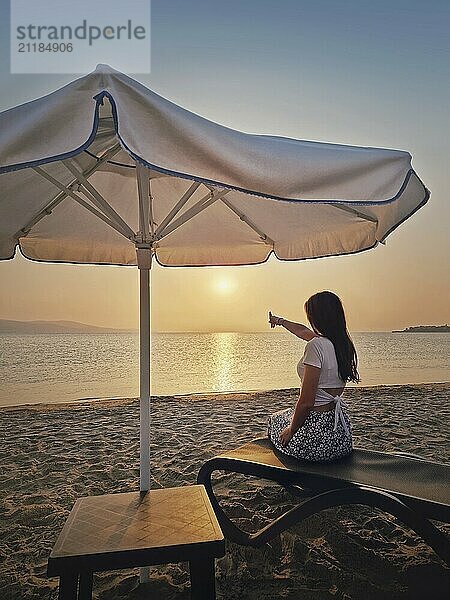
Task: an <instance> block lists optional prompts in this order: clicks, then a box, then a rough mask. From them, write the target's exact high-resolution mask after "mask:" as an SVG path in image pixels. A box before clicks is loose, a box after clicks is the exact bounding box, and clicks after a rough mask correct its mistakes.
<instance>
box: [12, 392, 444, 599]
mask: <svg viewBox="0 0 450 600" xmlns="http://www.w3.org/2000/svg"><path fill="white" fill-rule="evenodd" d="M449 390H450V384H449V383H439V384H423V385H409V386H408V385H405V386H390V387H389V386H378V387H371V388H360V389H350V390H348V391H347V392H346V401H347V404H348V407H349V411H350V415H351V419H352V424H353V433H354V442H355V445H357V446H363V447H365V448H368V449H376V450H383V451H393V450H401V451H410V452H414V453H416V454H420V455H422V456H424V457H426V458H428V459H430V460H435V461H439V462H448V460H449V453H450V445H449V431H448V423H449V422H450V404H449V402H448V397H449ZM296 394H297V389H285V390H273V391H267V392H252V393H230V394H206V395H201V396H200V395H187V396H178V397H167V396H166V397H158V398H156V399H154V400H153V403H152V431H153V438H152V448H151V455H152V462H153V471H152V476H153V486H154V487H159V486H162V487H170V486H179V485H185V484H192V483H194V482H195V479H196V475H197V472H198V470H199V468H200V466H201V465H202V463H203V462H204V461H205V460H206V459H207V458H209V457H211V456H213V455H214V454H216V453H218V452H220V451H222V450H225V449H229V448H233V447H236V446H237V445H239V444H242V443H244V442H246V441H249V440H251V439H253V438H255V437H258V436H261V435H264V434H265V429H266V420H267V417H268V415H270V414H271V413H272V412H275V411H277V410H281V409H283V408H287V407H288V406H290V405H291V403H293V402H294V401H295V398H296ZM0 427H1V430H2V443H1V446H0V458H1V465H2V477H1V483H0V487H1V504H0V514H1V517H0V597H1V598H2V599H3V600H8V599H14V600H18V599H24V600H25V599H54V598H57V580H55V579H48V578H47V577H46V562H47V557H48V555H49V553H50V551H51V548H52V546H53V544H54V542H55V540H56V537H57V535H58V533H59V531H60V529H61V527H62V525H63V523H64V521H65V518H66V517H67V515H68V513H69V511H70V509H71V507H72V505H73V503H74V502H75V500H76V499H77V498H78V497H80V496H85V495H97V494H105V493H115V492H126V491H134V490H136V489H137V487H138V454H139V450H138V428H139V411H138V402H137V401H136V400H135V399H122V400H101V401H95V402H89V403H80V404H75V403H73V404H65V405H61V404H60V405H39V406H32V407H31V406H26V407H21V408H11V409H2V410H1V411H0ZM218 490H219V491H220V494H221V497H222V498H223V501H224V505H225V506H226V508H227V510H228V512H229V514H230V515H231V516H233V517H234V518H236V519H238V521H239V522H240V524H241V525H243V526H245V527H246V528H248V529H249V530H256V529H258V528H260V527H261V526H262V525H263V524H265V523H266V522H267V520H268V519H269V518H270V517H272V516H273V515H277V514H280V513H281V512H283V511H284V510H285V509H286V508H287V507H289V506H291V502H292V499H291V497H290V496H289V495H288V494H287V492H284V491H280V488H279V487H278V486H276V485H272V484H269V483H266V482H259V481H251V482H246V481H244V479H243V478H242V477H239V476H236V475H235V476H222V478H221V479H220V480H219V482H218ZM442 527H444V526H442ZM447 531H448V532H449V533H450V528H447ZM216 574H217V592H218V598H219V599H230V600H232V599H235V598H236V599H237V598H239V599H242V600H244V599H245V598H248V599H256V598H258V600H266V599H267V600H268V599H271V598H278V597H279V598H301V599H305V600H309V599H311V600H312V599H314V600H316V599H317V600H328V599H347V600H348V599H353V600H356V599H361V600H362V599H364V600H375V599H377V600H378V599H379V600H381V599H386V598H389V599H391V598H392V599H397V598H398V599H403V598H423V597H430V598H433V599H436V598H443V597H444V586H445V585H448V583H449V580H448V572H447V571H446V570H445V568H444V567H443V564H442V563H441V562H440V561H439V559H438V558H437V557H436V555H435V554H434V553H433V551H432V550H431V549H429V548H428V547H427V546H426V545H425V544H424V543H423V542H422V541H421V540H420V539H419V538H418V537H417V536H416V535H415V534H413V532H412V531H411V530H409V529H408V528H406V527H403V526H402V525H400V524H399V523H398V522H396V521H395V519H393V518H392V517H390V516H388V515H385V514H383V513H381V512H378V511H375V510H370V509H367V508H362V507H353V508H341V509H338V510H327V511H324V512H323V513H321V514H320V515H317V516H315V517H312V518H310V519H308V520H307V521H305V522H304V523H303V524H302V525H300V526H298V527H296V528H294V529H292V530H290V531H288V532H285V533H284V534H283V535H282V536H281V537H280V538H278V539H276V540H274V541H273V542H272V543H271V544H270V546H267V547H266V548H263V549H249V548H242V547H239V546H237V545H234V544H232V543H228V544H227V554H226V556H225V557H224V558H223V559H221V560H219V561H217V567H216ZM94 586H95V587H94V597H95V598H98V599H99V600H106V599H111V600H115V599H117V600H118V599H122V598H123V599H125V598H130V599H131V598H132V599H141V598H142V599H143V598H146V597H152V598H156V599H158V600H159V599H161V600H169V599H174V600H175V599H180V600H181V599H186V600H187V599H188V598H189V578H188V572H187V565H167V566H161V567H158V568H154V569H152V580H151V583H150V584H148V585H145V586H138V573H137V571H136V570H130V571H121V572H111V573H110V572H107V573H102V574H99V575H97V576H96V577H95V581H94Z"/></svg>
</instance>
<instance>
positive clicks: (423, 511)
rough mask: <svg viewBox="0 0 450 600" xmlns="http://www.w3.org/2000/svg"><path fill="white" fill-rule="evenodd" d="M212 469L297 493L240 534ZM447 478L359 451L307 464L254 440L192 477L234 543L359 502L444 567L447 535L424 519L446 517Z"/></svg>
mask: <svg viewBox="0 0 450 600" xmlns="http://www.w3.org/2000/svg"><path fill="white" fill-rule="evenodd" d="M214 471H225V472H228V473H241V474H243V475H247V476H254V477H258V478H262V479H269V480H271V481H275V482H278V483H279V484H280V485H282V486H284V487H285V488H286V489H287V490H288V491H290V492H292V493H293V494H294V495H296V496H297V499H298V505H297V506H295V507H294V508H292V509H291V510H289V511H287V512H286V513H285V514H284V515H282V516H281V517H279V518H277V519H275V520H274V521H273V522H272V523H270V524H269V525H267V526H266V527H264V528H263V529H261V530H260V531H258V532H257V533H253V534H249V533H246V532H245V531H243V530H242V529H240V528H239V527H237V526H236V525H235V524H234V523H233V522H232V521H231V520H230V519H229V518H228V517H227V515H226V514H225V512H224V511H223V510H222V508H221V506H220V505H219V502H218V500H217V498H216V496H215V494H214V491H213V487H212V482H211V475H212V473H213V472H214ZM449 476H450V467H449V466H447V465H445V464H441V463H434V462H430V461H427V460H424V459H421V458H420V457H417V456H415V455H408V454H404V453H398V454H391V453H386V452H374V451H371V450H364V449H362V448H357V449H355V450H354V451H353V453H352V454H351V455H350V456H349V457H347V458H345V459H341V460H340V461H336V462H333V463H309V462H305V461H300V460H296V459H294V458H291V457H289V456H287V455H285V454H282V453H280V452H278V451H277V450H275V449H274V447H273V445H272V444H271V442H270V441H269V440H268V439H267V438H261V439H257V440H254V441H252V442H250V443H248V444H245V445H244V446H241V447H240V448H237V449H236V450H231V451H229V452H226V453H224V454H221V455H219V456H216V457H215V458H212V459H210V460H208V461H207V462H206V463H205V464H204V465H203V466H202V468H201V469H200V472H199V474H198V478H197V480H198V483H201V484H203V485H204V486H205V488H206V490H207V493H208V496H209V498H210V501H211V504H212V506H213V508H214V511H215V513H216V516H217V519H218V521H219V523H220V525H221V527H222V531H223V533H224V535H225V537H226V538H228V539H229V540H232V541H234V542H237V543H238V544H243V545H246V546H255V547H256V546H261V545H262V544H264V543H266V542H267V541H269V540H270V539H272V538H273V537H275V536H277V535H279V534H280V533H282V532H283V531H285V530H286V529H288V528H289V527H291V526H292V525H294V524H296V523H299V522H300V521H302V520H303V519H305V518H307V517H309V516H311V515H313V514H315V513H318V512H319V511H321V510H323V509H325V508H331V507H334V506H343V505H350V504H363V505H366V506H371V507H375V508H378V509H381V510H383V511H385V512H387V513H390V514H392V515H394V516H395V517H397V518H398V519H399V520H400V521H402V522H403V523H404V524H406V525H408V526H409V527H411V529H413V530H414V531H415V532H416V533H417V534H418V535H420V536H421V537H422V538H423V539H424V540H425V541H426V542H427V543H428V544H429V545H430V546H431V547H432V548H433V549H434V551H435V552H436V554H437V555H438V556H439V557H440V558H441V559H442V560H443V561H444V562H446V563H447V564H448V565H450V542H449V538H448V537H447V536H446V535H445V533H443V532H442V531H440V530H439V529H438V528H437V527H436V526H435V525H434V524H433V523H432V522H431V521H430V519H432V520H436V521H442V522H444V523H449V522H450V490H449Z"/></svg>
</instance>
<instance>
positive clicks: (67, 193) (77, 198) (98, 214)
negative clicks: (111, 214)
mask: <svg viewBox="0 0 450 600" xmlns="http://www.w3.org/2000/svg"><path fill="white" fill-rule="evenodd" d="M32 169H33V171H36V173H38V174H39V175H41V176H42V177H44V179H47V181H50V183H53V185H54V186H56V187H57V188H59V189H60V190H61V191H62V192H64V194H65V197H66V196H69V197H70V198H73V199H74V200H75V201H76V202H78V203H79V204H81V206H83V207H84V208H86V209H87V210H88V211H89V212H91V213H92V214H94V215H95V216H96V217H98V218H99V219H101V220H102V221H104V222H105V223H106V224H107V225H109V226H110V227H112V228H113V229H115V230H116V231H117V232H118V233H120V234H121V235H123V236H124V237H125V238H127V239H129V237H128V235H127V234H126V233H125V232H124V231H123V230H122V229H121V228H120V227H119V226H118V225H117V224H116V223H114V222H112V221H111V220H110V219H109V218H108V217H107V216H106V215H104V214H103V213H101V212H100V211H99V210H97V209H96V208H94V207H93V206H91V205H90V204H88V203H87V202H86V201H85V200H83V198H80V196H78V195H77V194H75V192H73V191H72V190H70V189H69V188H68V187H66V186H65V185H64V184H62V183H61V182H60V181H58V180H57V179H55V178H54V177H53V176H52V175H49V173H47V172H46V171H44V169H42V168H41V167H32ZM50 212H51V211H49V213H48V214H50ZM133 235H134V234H133Z"/></svg>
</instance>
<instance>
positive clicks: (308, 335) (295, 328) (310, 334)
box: [269, 311, 317, 342]
mask: <svg viewBox="0 0 450 600" xmlns="http://www.w3.org/2000/svg"><path fill="white" fill-rule="evenodd" d="M269 323H270V326H271V327H275V325H281V326H282V327H284V328H285V329H287V330H288V331H290V332H291V333H293V334H294V335H296V336H297V337H299V338H301V339H302V340H306V341H307V342H309V340H312V339H313V338H314V337H317V334H315V333H314V331H312V330H311V329H309V327H306V325H302V324H301V323H295V322H294V321H288V320H287V319H283V317H277V316H275V315H273V314H272V313H271V312H270V311H269Z"/></svg>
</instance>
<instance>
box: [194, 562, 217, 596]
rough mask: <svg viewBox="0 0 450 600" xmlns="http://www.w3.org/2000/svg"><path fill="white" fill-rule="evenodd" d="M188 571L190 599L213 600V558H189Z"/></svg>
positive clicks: (214, 589)
mask: <svg viewBox="0 0 450 600" xmlns="http://www.w3.org/2000/svg"><path fill="white" fill-rule="evenodd" d="M189 571H190V574H191V600H215V598H216V576H215V571H214V558H203V559H195V560H191V561H190V562H189Z"/></svg>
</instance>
